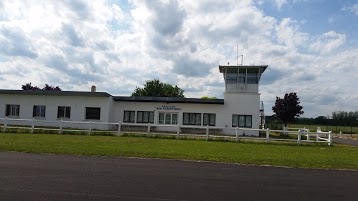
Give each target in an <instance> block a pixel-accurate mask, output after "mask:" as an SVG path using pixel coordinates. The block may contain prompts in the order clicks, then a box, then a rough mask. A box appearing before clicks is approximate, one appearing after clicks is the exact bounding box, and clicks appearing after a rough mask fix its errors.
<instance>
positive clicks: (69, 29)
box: [62, 24, 84, 47]
mask: <svg viewBox="0 0 358 201" xmlns="http://www.w3.org/2000/svg"><path fill="white" fill-rule="evenodd" d="M62 32H63V34H64V36H65V37H66V40H67V42H68V43H69V44H70V45H72V46H80V47H82V46H83V45H84V41H83V39H81V38H80V36H79V34H78V33H77V32H76V30H75V28H74V26H72V25H70V24H63V25H62Z"/></svg>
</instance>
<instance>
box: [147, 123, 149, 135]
mask: <svg viewBox="0 0 358 201" xmlns="http://www.w3.org/2000/svg"><path fill="white" fill-rule="evenodd" d="M147 134H150V123H148V128H147Z"/></svg>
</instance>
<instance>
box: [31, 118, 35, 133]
mask: <svg viewBox="0 0 358 201" xmlns="http://www.w3.org/2000/svg"><path fill="white" fill-rule="evenodd" d="M34 128H35V118H32V120H31V133H34Z"/></svg>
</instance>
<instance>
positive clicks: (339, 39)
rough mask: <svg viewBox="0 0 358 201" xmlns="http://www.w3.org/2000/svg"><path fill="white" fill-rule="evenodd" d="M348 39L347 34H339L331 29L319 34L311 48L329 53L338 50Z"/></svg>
mask: <svg viewBox="0 0 358 201" xmlns="http://www.w3.org/2000/svg"><path fill="white" fill-rule="evenodd" d="M345 40H346V35H345V34H339V33H336V32H335V31H329V32H327V33H324V34H323V35H321V36H319V37H318V38H317V39H316V40H315V41H314V42H313V43H312V44H311V45H310V48H311V49H313V50H314V51H316V52H321V53H329V52H332V51H334V50H336V49H337V48H338V47H340V46H341V45H342V44H344V42H345Z"/></svg>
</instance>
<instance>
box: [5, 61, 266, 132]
mask: <svg viewBox="0 0 358 201" xmlns="http://www.w3.org/2000/svg"><path fill="white" fill-rule="evenodd" d="M266 68H267V65H264V66H219V70H220V73H222V74H223V76H224V80H225V92H224V99H212V100H207V99H200V98H170V97H128V96H112V95H110V94H108V93H106V92H96V90H95V88H92V90H91V92H80V91H41V90H34V91H31V90H30V91H23V90H0V118H4V117H7V118H18V119H32V118H35V119H38V120H46V121H43V126H55V125H58V123H57V122H58V121H60V120H69V121H76V122H78V121H80V122H87V121H92V122H113V123H118V122H123V123H133V124H138V125H141V124H143V123H145V124H148V123H150V124H153V127H152V128H153V129H156V130H158V131H159V130H166V131H175V130H176V127H161V126H159V125H166V124H168V125H180V126H183V128H182V129H187V132H190V129H189V128H184V127H186V126H187V127H189V126H199V127H200V126H202V127H203V129H205V127H206V126H207V125H209V126H210V127H217V129H215V132H217V133H223V134H233V133H235V131H234V130H233V129H232V128H236V127H245V128H259V124H260V120H259V111H260V94H259V91H258V90H259V81H260V78H261V75H262V73H263V72H264V71H265V69H266ZM0 124H2V123H1V121H0ZM18 124H26V123H25V122H21V121H18ZM27 124H28V123H27ZM51 124H53V125H51ZM155 125H158V126H157V127H156V126H155ZM70 127H81V126H80V125H78V124H73V125H71V126H70ZM95 128H97V129H115V128H113V127H111V126H108V125H107V126H106V125H100V124H97V125H96V126H95ZM138 128H139V127H138ZM199 130H200V129H199ZM246 135H258V132H251V133H250V132H249V133H246Z"/></svg>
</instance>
